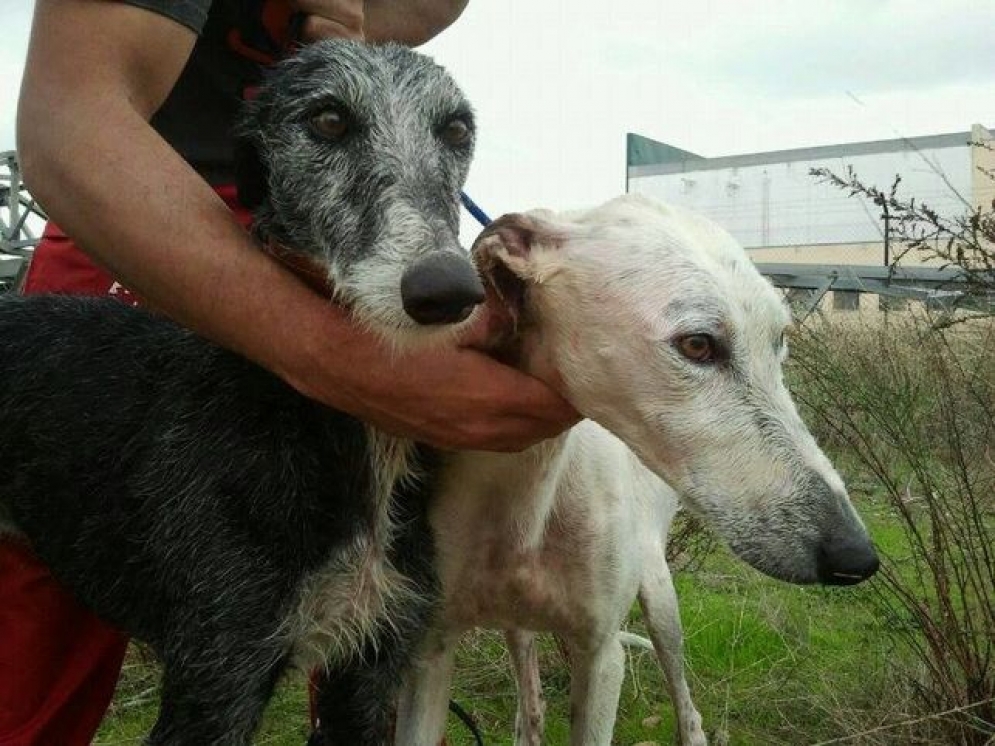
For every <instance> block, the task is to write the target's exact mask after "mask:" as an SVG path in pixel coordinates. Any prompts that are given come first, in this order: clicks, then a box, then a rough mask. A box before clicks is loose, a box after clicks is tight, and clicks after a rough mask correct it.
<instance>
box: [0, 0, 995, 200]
mask: <svg viewBox="0 0 995 746" xmlns="http://www.w3.org/2000/svg"><path fill="white" fill-rule="evenodd" d="M32 6H33V2H31V0H2V2H0V150H6V149H10V148H12V147H13V144H14V124H13V122H14V112H15V107H16V99H17V88H18V85H19V79H20V74H21V69H22V66H23V60H24V54H25V50H26V46H27V37H28V28H29V24H30V15H31V9H32ZM993 28H995V3H990V2H982V0H943V2H936V0H752V1H749V0H684V1H683V2H673V1H672V0H614V2H611V1H609V0H601V2H593V1H589V0H574V1H573V2H567V1H566V0H472V1H471V3H470V5H469V6H468V8H467V10H466V11H465V12H464V14H463V16H462V17H461V18H460V19H459V20H458V21H457V22H456V24H455V25H454V26H452V27H451V28H450V29H449V30H447V31H446V32H445V33H444V34H443V35H441V36H440V37H438V38H437V39H435V40H433V41H432V42H430V43H429V44H428V45H426V46H425V47H423V51H425V52H426V53H428V54H430V55H432V56H433V57H435V59H436V60H437V61H438V62H440V63H441V64H442V65H444V66H445V67H446V68H447V69H448V70H449V71H450V72H451V73H452V74H453V76H454V77H455V78H456V80H457V81H458V82H459V83H460V85H461V87H462V88H463V89H464V91H465V92H466V93H467V95H468V96H469V98H470V100H471V102H473V104H474V107H475V109H476V113H477V121H478V140H477V152H476V157H475V161H474V166H473V168H472V170H471V173H470V179H469V182H468V185H467V191H468V192H469V193H470V195H471V196H472V197H473V198H474V199H475V200H476V201H477V202H478V203H479V204H480V205H481V206H482V207H483V208H484V209H485V210H487V211H488V212H491V213H494V214H500V213H502V212H507V211H511V210H521V209H529V208H534V207H546V208H551V209H572V208H578V207H583V206H586V205H590V204H594V203H597V202H601V201H604V200H606V199H610V198H611V197H613V196H616V195H618V194H620V193H622V192H623V191H624V189H625V133H626V132H637V133H639V134H642V135H645V136H647V137H652V138H653V139H656V140H660V141H662V142H666V143H669V144H671V145H675V146H677V147H680V148H683V149H685V150H690V151H692V152H695V153H698V154H700V155H703V156H707V157H711V156H722V155H733V154H739V153H753V152H763V151H768V150H782V149H787V148H796V147H808V146H815V145H827V144H833V143H846V142H859V141H863V140H878V139H890V138H894V137H913V136H919V135H929V134H940V133H946V132H962V131H966V130H968V129H970V127H971V125H972V124H974V123H981V124H985V125H987V126H989V127H995V43H992V29H993Z"/></svg>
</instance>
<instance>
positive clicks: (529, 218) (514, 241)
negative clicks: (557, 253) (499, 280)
mask: <svg viewBox="0 0 995 746" xmlns="http://www.w3.org/2000/svg"><path fill="white" fill-rule="evenodd" d="M565 237H566V234H565V231H564V228H563V226H562V225H559V224H558V223H556V222H554V220H553V213H551V212H549V211H547V210H534V211H532V212H529V213H521V212H512V213H508V214H507V215H502V216H501V217H499V218H498V219H497V220H495V221H494V222H493V223H491V224H490V225H489V226H487V227H486V228H485V229H484V230H483V231H482V232H481V234H480V235H479V236H477V240H476V241H474V243H473V249H472V252H473V256H474V258H475V259H476V260H477V262H478V263H487V262H493V261H504V262H505V263H507V260H508V259H512V262H514V260H515V259H527V258H528V257H529V255H531V253H532V251H533V249H534V248H535V247H537V246H542V247H543V248H556V247H557V246H559V245H560V244H561V243H562V242H563V240H564V238H565Z"/></svg>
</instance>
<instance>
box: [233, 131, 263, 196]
mask: <svg viewBox="0 0 995 746" xmlns="http://www.w3.org/2000/svg"><path fill="white" fill-rule="evenodd" d="M235 186H236V188H237V189H238V201H239V202H241V203H242V205H243V206H244V207H246V208H247V209H249V210H255V209H256V208H257V207H259V205H261V204H262V203H263V202H264V201H265V200H266V197H267V195H268V194H269V170H268V169H267V168H266V164H264V163H263V160H262V158H260V157H259V149H258V148H257V147H256V144H255V143H254V142H252V141H251V140H250V139H249V138H248V137H239V138H238V139H237V140H236V141H235Z"/></svg>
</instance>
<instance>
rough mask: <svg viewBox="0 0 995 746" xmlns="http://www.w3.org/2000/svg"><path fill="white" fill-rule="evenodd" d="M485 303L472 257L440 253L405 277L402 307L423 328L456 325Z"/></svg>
mask: <svg viewBox="0 0 995 746" xmlns="http://www.w3.org/2000/svg"><path fill="white" fill-rule="evenodd" d="M483 300H484V286H483V284H481V282H480V278H479V277H477V273H476V272H475V271H474V269H473V265H472V264H470V260H469V258H468V257H465V256H461V255H459V254H455V253H451V252H442V251H440V252H436V253H434V254H429V255H428V256H426V257H424V258H422V259H419V260H418V261H417V262H415V263H414V264H412V265H411V266H410V267H408V269H407V270H406V271H405V272H404V275H403V276H402V277H401V303H402V304H403V306H404V311H405V313H407V314H408V316H410V317H411V318H412V319H414V320H415V321H416V322H417V323H419V324H455V323H458V322H460V321H463V320H464V319H466V318H467V317H468V316H469V315H470V314H471V313H473V309H474V308H475V307H476V306H477V305H478V304H480V303H482V302H483Z"/></svg>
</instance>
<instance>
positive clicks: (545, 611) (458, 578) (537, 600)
mask: <svg viewBox="0 0 995 746" xmlns="http://www.w3.org/2000/svg"><path fill="white" fill-rule="evenodd" d="M571 538H573V539H575V538H576V537H566V536H563V535H562V534H560V533H559V532H558V531H555V530H551V531H548V532H547V534H546V536H545V537H544V541H543V542H542V544H541V546H538V547H534V548H522V547H521V546H520V545H518V543H517V542H516V541H515V540H514V539H512V538H511V537H510V536H509V534H507V533H504V534H500V535H498V534H497V533H495V535H491V536H486V537H485V536H478V537H477V540H476V541H474V542H473V546H472V548H471V547H464V549H463V551H462V552H460V554H461V555H463V556H462V557H461V558H460V560H459V561H458V564H457V562H456V561H447V560H446V558H445V553H444V552H443V553H442V557H443V560H442V573H443V588H444V589H445V594H446V604H445V609H446V611H445V613H446V623H447V626H451V627H456V628H464V629H465V628H470V627H474V626H487V627H524V628H527V629H535V630H558V631H563V632H566V631H568V630H570V629H574V628H577V629H586V628H589V626H590V623H591V619H590V618H589V617H590V612H591V606H592V601H593V600H595V598H596V597H598V596H599V595H600V592H601V589H602V588H604V587H606V583H605V581H606V577H605V576H606V575H607V576H611V575H612V574H613V573H612V572H611V569H610V568H607V567H601V568H598V567H596V566H595V565H594V563H592V562H591V561H590V559H589V554H588V553H586V552H585V551H584V549H583V548H579V547H578V546H577V545H576V543H574V544H571V542H570V541H568V539H571ZM578 550H579V551H578ZM609 584H610V580H609Z"/></svg>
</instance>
